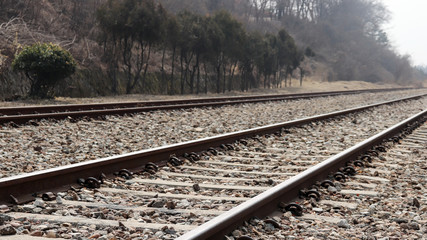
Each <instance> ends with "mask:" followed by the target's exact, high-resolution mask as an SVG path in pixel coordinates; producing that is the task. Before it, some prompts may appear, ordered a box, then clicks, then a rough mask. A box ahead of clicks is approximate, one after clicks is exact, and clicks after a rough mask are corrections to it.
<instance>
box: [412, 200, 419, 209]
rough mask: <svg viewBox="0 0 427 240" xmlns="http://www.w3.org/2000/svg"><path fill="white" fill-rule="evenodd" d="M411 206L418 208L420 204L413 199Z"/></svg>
mask: <svg viewBox="0 0 427 240" xmlns="http://www.w3.org/2000/svg"><path fill="white" fill-rule="evenodd" d="M412 206H414V207H416V208H420V207H421V204H420V202H419V201H418V199H417V198H413V199H412Z"/></svg>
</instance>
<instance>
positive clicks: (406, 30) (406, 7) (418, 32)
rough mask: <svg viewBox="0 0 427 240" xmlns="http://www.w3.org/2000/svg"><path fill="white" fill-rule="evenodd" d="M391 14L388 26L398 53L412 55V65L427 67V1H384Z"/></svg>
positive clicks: (387, 28)
mask: <svg viewBox="0 0 427 240" xmlns="http://www.w3.org/2000/svg"><path fill="white" fill-rule="evenodd" d="M382 1H383V3H384V4H385V5H386V6H387V7H388V9H389V10H390V12H391V15H392V16H391V17H392V18H391V21H390V24H388V25H387V26H386V30H387V32H388V34H389V38H390V40H391V42H392V44H393V46H395V47H396V49H397V51H398V53H400V54H409V55H411V60H412V63H413V64H415V65H426V66H427V12H426V11H427V1H426V0H382Z"/></svg>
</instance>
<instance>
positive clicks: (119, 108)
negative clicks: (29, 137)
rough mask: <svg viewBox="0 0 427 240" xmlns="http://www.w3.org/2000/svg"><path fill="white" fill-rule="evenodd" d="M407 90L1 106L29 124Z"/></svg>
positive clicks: (3, 117)
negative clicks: (37, 121)
mask: <svg viewBox="0 0 427 240" xmlns="http://www.w3.org/2000/svg"><path fill="white" fill-rule="evenodd" d="M398 90H407V89H405V88H399V89H371V90H351V91H333V92H314V93H299V94H280V95H279V94H278V95H255V96H242V97H218V98H199V99H185V100H167V101H146V102H124V103H123V102H122V103H95V104H69V105H47V106H24V107H3V108H0V124H2V123H8V122H13V123H16V124H22V123H26V122H28V121H30V120H40V119H65V118H69V117H71V118H79V117H85V116H87V117H99V116H105V115H116V114H117V115H124V114H131V113H138V112H149V111H155V110H173V109H188V108H198V107H218V106H223V105H234V104H243V103H257V102H269V101H282V100H295V99H304V98H315V97H326V96H336V95H348V94H359V93H366V92H369V93H375V92H386V91H398Z"/></svg>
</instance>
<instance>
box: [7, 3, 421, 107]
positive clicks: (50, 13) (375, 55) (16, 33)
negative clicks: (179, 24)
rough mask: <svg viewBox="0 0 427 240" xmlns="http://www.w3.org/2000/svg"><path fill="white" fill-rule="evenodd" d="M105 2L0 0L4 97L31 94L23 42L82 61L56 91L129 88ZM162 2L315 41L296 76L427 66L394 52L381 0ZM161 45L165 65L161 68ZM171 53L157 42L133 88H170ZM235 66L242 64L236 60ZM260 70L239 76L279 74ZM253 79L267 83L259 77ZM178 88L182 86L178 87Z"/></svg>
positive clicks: (86, 93) (405, 72)
mask: <svg viewBox="0 0 427 240" xmlns="http://www.w3.org/2000/svg"><path fill="white" fill-rule="evenodd" d="M107 2H108V1H107V0H90V1H80V0H69V1H63V0H60V1H58V0H40V1H31V0H3V1H0V36H1V37H0V98H3V99H4V98H13V97H14V96H25V95H26V92H27V91H28V80H26V79H25V77H24V76H23V75H20V74H17V73H14V72H12V71H11V68H10V64H11V62H12V60H13V58H14V55H15V54H16V53H17V52H19V50H20V49H22V47H23V46H26V45H30V44H32V43H34V42H52V43H55V44H59V45H60V46H62V47H63V48H65V49H67V50H69V51H70V52H71V53H72V55H73V56H74V58H75V59H76V60H77V61H78V63H79V71H78V72H77V73H76V74H74V75H73V76H72V77H71V78H69V79H67V80H66V81H64V82H62V83H61V84H59V85H58V87H57V89H56V94H57V95H58V96H72V97H90V96H99V95H111V94H121V93H124V80H121V79H122V78H124V75H125V74H124V72H122V71H121V70H120V69H122V67H120V66H119V68H118V69H119V71H118V72H117V73H115V76H116V77H117V78H118V79H119V80H118V86H116V87H114V86H113V85H114V82H113V80H112V79H111V69H110V67H109V66H110V65H109V63H108V55H106V51H105V48H103V47H105V45H102V44H99V43H100V33H101V32H102V31H101V30H100V28H99V23H98V21H97V18H96V16H97V14H96V12H97V9H98V8H99V7H100V6H103V5H104V4H106V3H107ZM157 2H161V3H162V5H163V6H164V8H165V9H166V10H167V11H168V12H170V14H177V13H179V12H180V11H181V10H184V9H186V10H190V11H193V12H194V13H196V14H199V15H200V16H203V17H210V16H213V14H214V13H215V12H216V11H218V10H221V9H226V10H227V11H230V12H231V13H232V15H233V17H234V18H235V19H237V20H238V21H239V22H241V23H242V24H243V26H244V28H245V29H246V31H248V32H252V31H258V32H259V33H260V34H266V33H269V34H276V33H277V32H278V31H279V30H280V29H281V28H285V29H286V31H288V32H289V34H290V35H291V36H292V37H293V38H294V39H295V43H296V45H297V46H298V47H299V49H301V51H302V50H304V49H306V48H310V49H312V50H313V51H314V53H315V56H312V57H306V58H305V60H304V61H303V62H301V64H300V66H301V67H300V68H299V69H297V68H295V71H294V70H293V71H292V72H291V73H290V77H294V78H296V79H299V78H300V76H299V75H300V72H301V71H302V70H303V71H304V72H303V73H304V75H303V77H310V78H311V79H318V80H320V81H338V80H344V81H350V80H362V81H368V82H375V83H383V82H387V83H398V84H401V85H409V84H412V85H413V84H415V85H420V84H421V80H424V79H425V73H422V72H421V71H419V70H417V69H415V68H413V67H412V66H410V63H409V61H408V58H407V57H406V56H399V55H398V54H396V53H395V52H394V50H393V48H392V46H390V45H389V43H388V40H387V38H386V35H385V33H384V32H383V30H382V29H381V25H382V24H383V23H384V22H386V20H387V11H386V10H385V9H383V7H382V6H381V5H379V4H378V3H377V2H376V1H349V0H325V1H322V3H317V2H318V1H314V0H313V1H293V3H294V4H301V5H295V6H289V5H286V2H287V1H267V0H263V1H239V0H233V1H226V0H203V1H196V0H183V1H175V0H158V1H157ZM178 2H179V3H178ZM316 3H317V4H318V5H315V4H316ZM304 4H307V5H304ZM310 4H311V5H310ZM296 9H297V10H296ZM344 20H345V21H344ZM165 49H166V48H165ZM163 53H164V54H165V55H164V56H165V59H166V60H164V62H165V63H166V65H165V66H163V68H162V55H163ZM171 59H172V51H171V50H170V49H166V50H165V51H162V49H161V48H160V47H158V48H157V47H156V48H153V53H152V56H151V58H150V61H149V62H148V63H147V67H148V72H149V74H148V75H147V76H148V77H147V80H146V82H145V85H142V84H139V83H138V84H137V86H136V88H135V89H134V90H133V91H132V92H133V93H150V94H156V93H170V91H168V90H165V89H163V88H164V86H165V84H167V85H170V84H169V82H162V80H161V79H163V78H165V77H166V79H168V78H170V71H171V64H170V62H171ZM189 61H190V62H189V64H195V62H194V61H195V60H194V59H193V60H189ZM175 62H176V63H177V64H176V65H177V66H175V68H178V67H179V61H178V59H176V60H175ZM118 64H122V63H118ZM208 67H209V66H208ZM239 67H240V68H241V67H242V66H239ZM229 68H230V69H229V70H227V71H230V72H231V66H230V67H229ZM162 69H163V70H164V71H166V75H164V76H160V75H162V74H161V72H162V71H161V70H162ZM201 69H202V70H203V68H201ZM235 69H238V68H237V65H236V68H235ZM177 71H178V70H177ZM180 71H181V74H182V72H183V71H184V69H182V67H181V69H180ZM189 71H190V72H189V74H190V75H195V74H196V72H195V71H196V70H193V72H191V69H190V70H189ZM199 71H200V70H199ZM233 71H234V70H233ZM209 72H210V71H207V70H206V66H205V70H204V72H203V73H204V74H205V75H206V76H205V77H204V78H202V77H201V78H202V80H203V81H205V83H204V84H205V88H206V89H205V90H206V91H215V86H216V85H215V82H214V81H215V80H213V78H214V76H213V75H212V76H211V75H210V74H208V73H209ZM225 72H226V69H225V67H224V89H222V86H221V91H225V90H226V88H225V81H226V79H225V77H226V75H225ZM203 73H201V75H203ZM132 74H135V73H134V72H132ZM277 74H278V75H277V76H278V78H281V76H282V75H281V74H280V73H277ZM287 74H288V73H286V75H287ZM258 75H259V74H256V72H255V70H252V72H251V73H250V76H246V77H245V76H244V75H243V74H242V75H241V76H238V78H239V79H240V78H254V77H255V78H261V81H263V82H264V87H265V86H266V82H268V86H270V84H269V82H270V78H271V79H273V80H275V79H276V78H277V76H275V75H271V76H268V75H266V76H265V77H263V76H262V75H260V76H258ZM286 75H285V78H286V77H287V76H286ZM172 76H173V73H172ZM218 76H219V75H218ZM227 76H228V75H227ZM228 77H229V76H228ZM282 77H283V76H282ZM181 78H182V77H181ZM238 78H237V77H236V76H235V77H234V78H233V77H232V78H231V80H228V81H230V82H231V81H232V80H233V79H236V81H237V79H238ZM189 79H190V78H189ZM172 80H173V79H172ZM178 80H179V79H177V81H178ZM282 80H283V79H282ZM177 81H176V82H175V83H173V82H172V85H171V86H169V88H172V89H173V88H177V89H180V87H181V89H182V86H179V85H174V84H178V83H177ZM181 81H182V79H181ZM218 81H219V80H218ZM239 81H240V80H239ZM242 81H243V80H242ZM285 84H286V83H285ZM277 86H279V84H277ZM280 86H282V83H281V82H280ZM252 87H262V84H261V85H257V86H255V85H254V86H252ZM272 87H274V85H273V86H272ZM232 88H236V90H238V89H239V84H238V83H235V84H234V83H233V85H232ZM114 89H116V90H115V91H114ZM189 89H190V88H189V87H188V83H186V85H185V89H183V90H182V91H181V92H182V93H189V91H190V90H189ZM228 90H230V88H228ZM191 91H193V90H192V87H191ZM172 92H173V91H172ZM177 92H179V91H178V90H177V91H175V93H177Z"/></svg>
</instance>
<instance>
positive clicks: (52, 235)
mask: <svg viewBox="0 0 427 240" xmlns="http://www.w3.org/2000/svg"><path fill="white" fill-rule="evenodd" d="M46 237H47V238H56V237H57V234H56V231H54V230H49V231H47V233H46Z"/></svg>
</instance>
